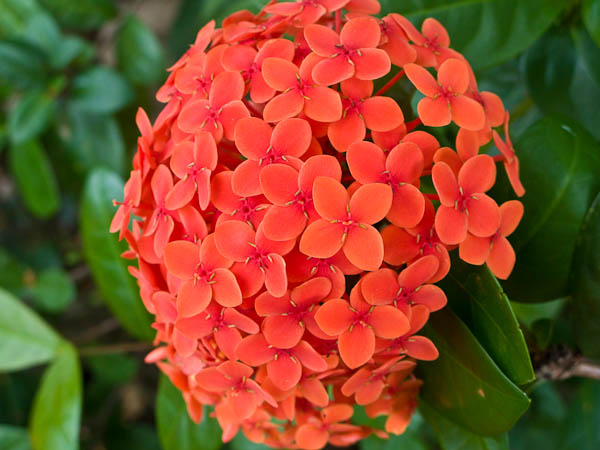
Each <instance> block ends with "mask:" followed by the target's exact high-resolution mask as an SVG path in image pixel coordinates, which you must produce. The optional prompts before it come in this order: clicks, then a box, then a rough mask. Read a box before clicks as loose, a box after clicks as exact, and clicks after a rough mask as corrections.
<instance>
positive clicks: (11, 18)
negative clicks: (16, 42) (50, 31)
mask: <svg viewBox="0 0 600 450" xmlns="http://www.w3.org/2000/svg"><path fill="white" fill-rule="evenodd" d="M39 12H40V8H39V6H38V4H37V2H36V1H35V0H2V1H0V38H6V37H12V36H14V35H16V34H18V33H19V32H21V31H22V30H23V29H24V28H25V27H26V25H27V21H28V20H29V18H30V17H31V16H32V15H34V14H37V13H39Z"/></svg>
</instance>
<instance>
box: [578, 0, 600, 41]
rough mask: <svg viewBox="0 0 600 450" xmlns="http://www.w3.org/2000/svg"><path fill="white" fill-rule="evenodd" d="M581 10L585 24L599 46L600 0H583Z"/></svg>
mask: <svg viewBox="0 0 600 450" xmlns="http://www.w3.org/2000/svg"><path fill="white" fill-rule="evenodd" d="M581 10H582V11H581V12H582V16H583V22H584V23H585V26H586V27H587V29H588V31H589V32H590V35H591V36H592V38H594V41H596V45H598V46H600V0H583V6H582V8H581Z"/></svg>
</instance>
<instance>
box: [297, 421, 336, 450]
mask: <svg viewBox="0 0 600 450" xmlns="http://www.w3.org/2000/svg"><path fill="white" fill-rule="evenodd" d="M295 439H296V445H298V447H299V448H304V449H306V450H318V449H321V448H323V447H325V446H326V445H327V441H328V440H329V432H327V430H325V429H323V428H322V427H320V426H317V425H314V424H312V423H305V424H304V425H300V426H299V427H298V429H297V430H296V434H295Z"/></svg>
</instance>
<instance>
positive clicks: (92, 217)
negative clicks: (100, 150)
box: [79, 169, 153, 339]
mask: <svg viewBox="0 0 600 450" xmlns="http://www.w3.org/2000/svg"><path fill="white" fill-rule="evenodd" d="M122 196H123V182H122V181H121V179H120V178H119V177H118V176H117V175H115V174H114V173H112V172H110V171H108V170H105V169H95V170H94V171H92V172H91V173H90V175H89V176H88V178H87V181H86V183H85V186H84V188H83V193H82V200H81V210H80V216H79V224H80V225H79V226H80V231H81V239H82V244H83V251H84V254H85V257H86V259H87V262H88V264H89V266H90V269H91V271H92V275H93V277H94V280H95V281H96V284H97V285H98V288H99V289H100V293H101V294H102V297H103V298H104V300H105V301H106V303H107V305H108V307H109V308H110V310H111V311H112V312H113V314H114V315H115V316H116V317H117V319H119V321H120V322H121V323H122V324H123V327H124V328H125V329H126V330H127V331H128V332H129V333H131V334H132V335H134V336H136V337H138V338H140V339H152V336H153V332H152V328H151V326H150V325H151V322H150V315H149V314H148V313H147V311H146V309H145V308H144V305H143V303H142V301H141V299H140V296H139V289H138V287H137V284H136V282H135V279H134V278H133V277H132V276H131V275H130V274H129V272H128V270H127V266H128V264H127V263H126V262H125V261H124V260H123V259H122V258H121V253H122V252H123V251H124V250H125V249H126V248H127V245H126V244H125V242H119V241H118V240H117V236H116V235H114V234H110V233H109V231H108V229H109V227H110V222H111V220H112V217H113V215H114V213H115V208H114V206H113V204H112V201H113V199H117V198H121V197H122Z"/></svg>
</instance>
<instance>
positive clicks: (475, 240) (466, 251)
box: [458, 233, 491, 266]
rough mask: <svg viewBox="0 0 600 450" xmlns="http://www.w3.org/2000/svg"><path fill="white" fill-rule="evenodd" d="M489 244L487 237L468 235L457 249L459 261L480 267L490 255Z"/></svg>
mask: <svg viewBox="0 0 600 450" xmlns="http://www.w3.org/2000/svg"><path fill="white" fill-rule="evenodd" d="M490 244H491V240H490V238H489V237H477V236H473V235H472V234H470V233H469V234H467V238H466V239H465V240H464V241H463V242H461V243H460V246H459V248H458V254H459V256H460V259H462V260H463V261H465V262H468V263H469V264H474V265H476V266H480V265H482V264H483V263H485V260H486V259H487V257H488V255H489V254H490Z"/></svg>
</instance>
